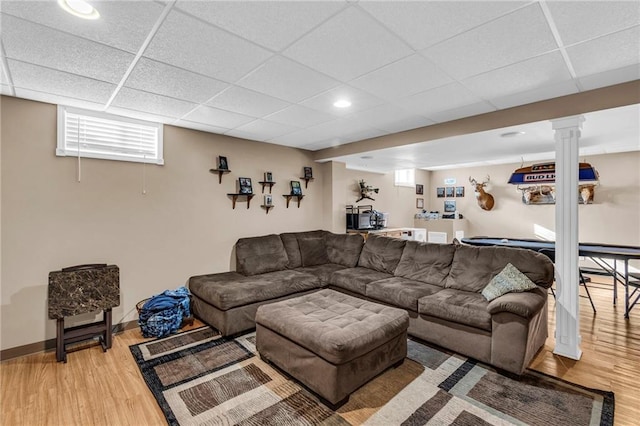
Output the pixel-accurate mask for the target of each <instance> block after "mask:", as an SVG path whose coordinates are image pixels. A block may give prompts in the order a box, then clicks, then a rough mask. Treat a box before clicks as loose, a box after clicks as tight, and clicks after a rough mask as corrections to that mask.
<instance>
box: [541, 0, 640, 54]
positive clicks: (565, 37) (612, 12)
mask: <svg viewBox="0 0 640 426" xmlns="http://www.w3.org/2000/svg"><path fill="white" fill-rule="evenodd" d="M547 6H548V7H549V10H550V11H551V16H552V17H553V21H554V23H555V24H556V28H557V29H558V32H559V33H560V38H561V39H562V43H563V44H564V45H565V46H566V45H570V44H574V43H578V42H581V41H585V40H588V39H591V38H595V37H599V36H602V35H605V34H609V33H612V32H616V31H619V30H621V29H624V28H628V27H630V26H633V25H638V24H640V3H638V1H566V2H565V1H550V2H547Z"/></svg>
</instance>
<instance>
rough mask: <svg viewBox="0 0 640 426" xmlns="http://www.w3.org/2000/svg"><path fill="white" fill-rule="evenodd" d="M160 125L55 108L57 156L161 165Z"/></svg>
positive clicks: (71, 109) (102, 114) (98, 113)
mask: <svg viewBox="0 0 640 426" xmlns="http://www.w3.org/2000/svg"><path fill="white" fill-rule="evenodd" d="M162 133H163V127H162V124H160V123H152V122H148V121H142V120H136V119H132V118H127V117H119V116H115V115H111V114H105V113H100V112H95V111H83V110H78V109H74V108H69V107H63V106H59V107H58V146H57V149H56V155H58V156H73V157H88V158H101V159H106V160H121V161H134V162H142V163H154V164H164V160H163V157H162V136H163V134H162Z"/></svg>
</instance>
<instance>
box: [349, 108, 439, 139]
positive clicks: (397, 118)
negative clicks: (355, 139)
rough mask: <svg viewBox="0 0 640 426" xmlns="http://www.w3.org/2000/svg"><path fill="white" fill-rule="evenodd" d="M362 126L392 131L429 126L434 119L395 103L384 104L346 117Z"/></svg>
mask: <svg viewBox="0 0 640 426" xmlns="http://www.w3.org/2000/svg"><path fill="white" fill-rule="evenodd" d="M346 119H348V120H349V121H351V122H353V123H355V124H357V125H359V126H361V127H362V128H375V129H382V130H386V131H388V132H390V133H392V132H400V131H403V130H408V129H415V128H417V127H423V126H428V125H430V124H433V121H431V120H428V119H427V118H425V117H419V116H417V115H415V114H412V113H410V112H408V111H407V110H405V109H402V108H399V107H397V106H395V105H391V104H384V105H380V106H377V107H374V108H371V109H368V110H366V111H360V112H356V113H354V114H351V115H349V116H348V117H346Z"/></svg>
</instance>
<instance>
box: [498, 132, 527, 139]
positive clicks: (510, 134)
mask: <svg viewBox="0 0 640 426" xmlns="http://www.w3.org/2000/svg"><path fill="white" fill-rule="evenodd" d="M520 135H524V132H506V133H502V134H501V135H500V137H503V138H514V137H516V136H520Z"/></svg>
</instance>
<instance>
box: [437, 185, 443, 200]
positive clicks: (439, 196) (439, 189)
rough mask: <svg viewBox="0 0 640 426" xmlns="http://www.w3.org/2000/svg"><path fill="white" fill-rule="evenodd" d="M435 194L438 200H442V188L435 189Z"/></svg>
mask: <svg viewBox="0 0 640 426" xmlns="http://www.w3.org/2000/svg"><path fill="white" fill-rule="evenodd" d="M436 194H438V198H444V187H440V188H436Z"/></svg>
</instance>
